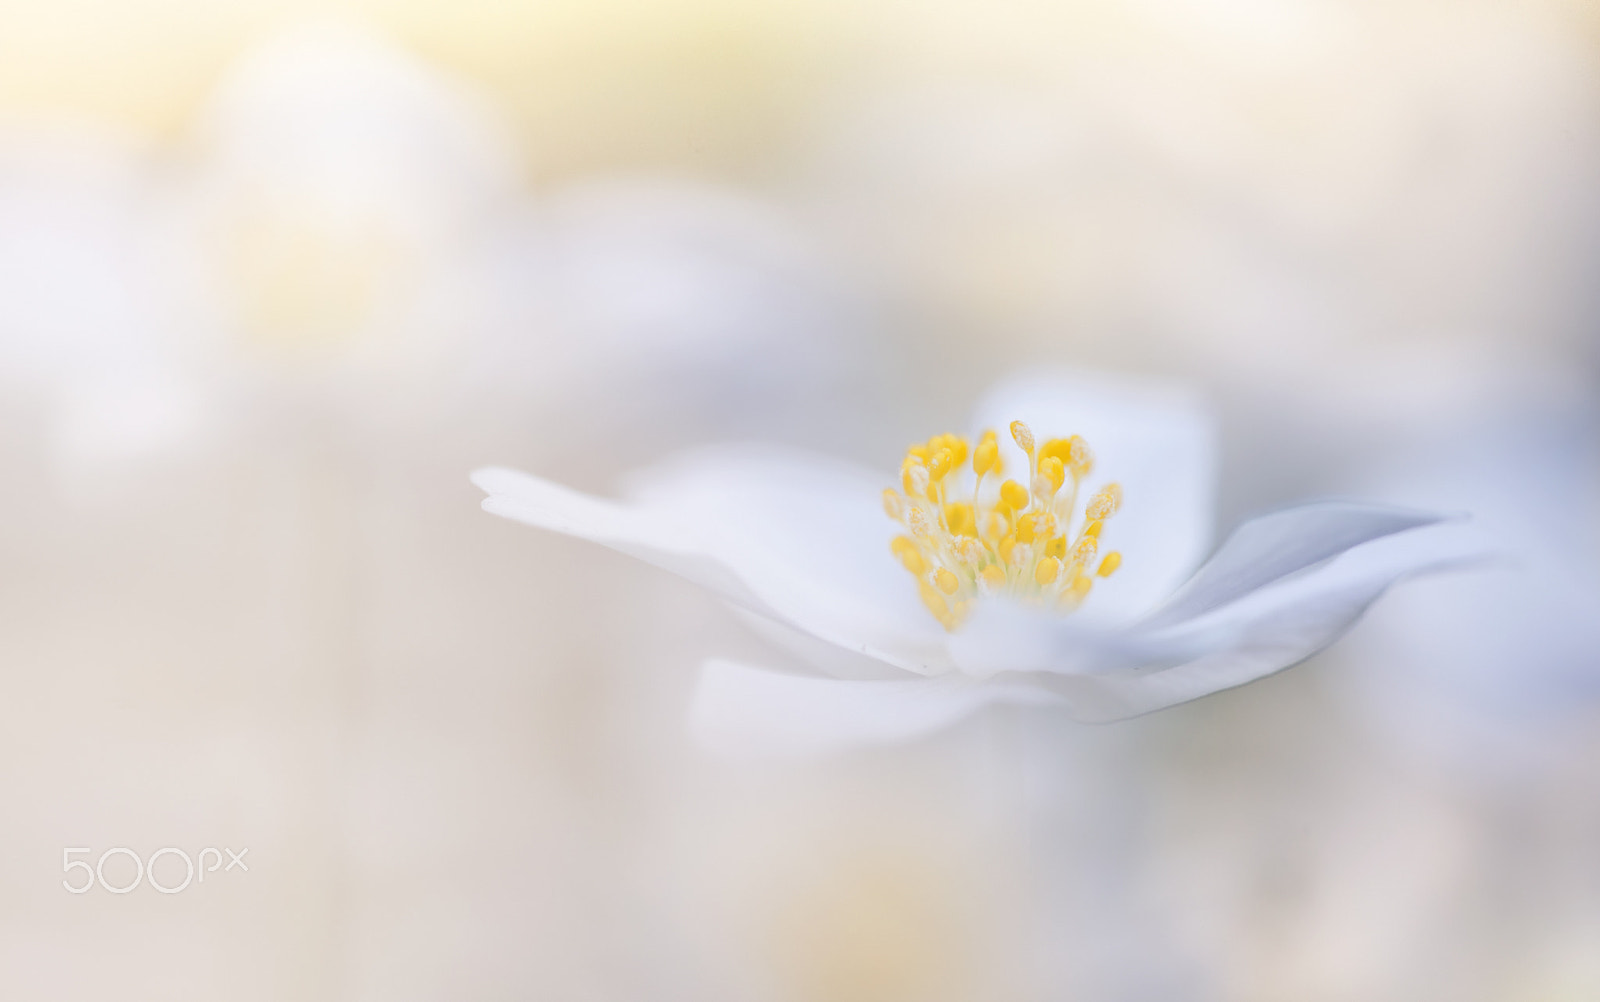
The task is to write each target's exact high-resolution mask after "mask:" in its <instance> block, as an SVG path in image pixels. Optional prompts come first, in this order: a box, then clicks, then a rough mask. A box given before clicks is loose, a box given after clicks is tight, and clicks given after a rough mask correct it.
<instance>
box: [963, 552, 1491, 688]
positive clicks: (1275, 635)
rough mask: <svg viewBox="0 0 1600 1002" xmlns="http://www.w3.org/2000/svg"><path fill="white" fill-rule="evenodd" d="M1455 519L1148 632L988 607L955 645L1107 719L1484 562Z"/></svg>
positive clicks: (1297, 644) (1257, 666) (1285, 656)
mask: <svg viewBox="0 0 1600 1002" xmlns="http://www.w3.org/2000/svg"><path fill="white" fill-rule="evenodd" d="M1485 552H1486V547H1485V544H1483V539H1482V538H1478V536H1475V535H1472V533H1462V531H1461V525H1459V523H1443V525H1429V527H1422V528H1413V530H1406V531H1398V533H1394V535H1389V536H1384V538H1379V539H1373V541H1368V543H1362V544H1358V546H1355V547H1352V549H1349V551H1346V552H1342V554H1339V555H1338V557H1336V559H1333V560H1326V562H1323V563H1320V565H1314V567H1310V568H1304V570H1301V571H1299V573H1291V575H1288V576H1278V578H1277V579H1275V581H1274V583H1270V584H1266V586H1264V587H1258V589H1254V591H1250V592H1246V594H1243V595H1240V597H1235V599H1234V600H1232V602H1229V603H1226V605H1221V607H1214V608H1211V610H1210V611H1206V613H1203V615H1198V616H1194V618H1189V619H1184V621H1179V623H1168V624H1160V626H1157V627H1155V629H1147V627H1144V626H1139V627H1134V629H1130V631H1125V632H1106V631H1090V629H1085V627H1082V626H1078V624H1074V623H1072V621H1070V619H1058V621H1050V619H1046V618H1042V616H1027V615H1024V613H1018V611H1014V610H1010V611H1008V610H995V611H994V613H992V618H990V616H986V618H976V616H974V621H973V623H971V624H970V626H971V627H976V629H974V632H973V635H971V637H958V639H957V642H955V643H954V645H952V647H954V653H955V656H957V661H958V663H960V664H962V667H963V669H966V671H978V672H981V674H995V672H998V674H997V677H998V679H1006V677H1008V674H1010V672H1029V674H1030V675H1032V677H1034V679H1037V680H1038V682H1040V683H1043V685H1048V687H1050V688H1051V690H1053V691H1058V693H1061V695H1062V696H1064V698H1066V699H1067V701H1069V704H1070V706H1072V712H1074V715H1075V717H1078V719H1082V720H1115V719H1122V717H1131V715H1138V714H1144V712H1150V711H1155V709H1162V707H1165V706H1173V704H1176V703H1184V701H1187V699H1195V698H1198V696H1205V695H1210V693H1213V691H1218V690H1222V688H1230V687H1235V685H1243V683H1245V682H1251V680H1254V679H1259V677H1264V675H1269V674H1272V672H1275V671H1280V669H1283V667H1288V666H1291V664H1296V663H1299V661H1302V659H1306V658H1309V656H1310V655H1314V653H1317V651H1318V650H1322V648H1325V647H1326V645H1330V643H1333V642H1334V640H1336V639H1338V637H1339V635H1341V634H1342V632H1344V631H1346V629H1347V627H1349V626H1350V624H1352V623H1354V621H1355V619H1357V618H1358V616H1360V615H1362V611H1365V608H1366V607H1368V605H1371V603H1373V602H1374V600H1376V599H1378V597H1379V595H1381V594H1382V592H1384V591H1386V589H1387V587H1389V586H1390V584H1394V583H1395V581H1398V579H1402V578H1405V576H1410V575H1416V573H1422V571H1430V570H1442V568H1446V567H1458V565H1462V563H1467V562H1470V560H1475V559H1482V555H1483V554H1485Z"/></svg>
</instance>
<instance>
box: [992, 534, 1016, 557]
mask: <svg viewBox="0 0 1600 1002" xmlns="http://www.w3.org/2000/svg"><path fill="white" fill-rule="evenodd" d="M1016 548H1017V537H1016V536H1007V537H1005V538H1004V539H1002V540H1000V545H999V546H998V547H996V549H997V550H998V551H999V553H1000V559H1001V560H1004V561H1005V562H1006V563H1008V564H1009V563H1011V555H1012V553H1014V552H1015V551H1016Z"/></svg>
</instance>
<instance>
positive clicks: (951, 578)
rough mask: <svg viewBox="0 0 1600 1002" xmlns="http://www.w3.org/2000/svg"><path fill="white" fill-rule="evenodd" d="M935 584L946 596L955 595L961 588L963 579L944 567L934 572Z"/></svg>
mask: <svg viewBox="0 0 1600 1002" xmlns="http://www.w3.org/2000/svg"><path fill="white" fill-rule="evenodd" d="M933 583H934V584H935V585H938V587H939V590H940V591H942V592H944V593H945V594H946V595H954V594H955V593H956V589H957V588H960V587H961V579H960V578H958V577H956V576H955V575H954V574H951V573H950V571H949V570H947V569H946V568H943V567H941V568H939V569H938V570H936V571H934V572H933Z"/></svg>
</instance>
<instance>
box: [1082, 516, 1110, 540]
mask: <svg viewBox="0 0 1600 1002" xmlns="http://www.w3.org/2000/svg"><path fill="white" fill-rule="evenodd" d="M1103 525H1105V523H1104V522H1102V521H1101V520H1100V519H1098V518H1097V519H1095V520H1094V521H1093V522H1090V523H1089V524H1088V525H1086V526H1084V527H1083V534H1084V535H1085V536H1093V537H1094V538H1096V539H1099V538H1100V528H1101V526H1103Z"/></svg>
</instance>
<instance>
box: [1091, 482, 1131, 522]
mask: <svg viewBox="0 0 1600 1002" xmlns="http://www.w3.org/2000/svg"><path fill="white" fill-rule="evenodd" d="M1120 507H1122V488H1121V487H1120V486H1119V485H1117V484H1107V485H1105V486H1104V487H1102V488H1101V489H1100V490H1099V491H1098V492H1096V493H1095V496H1094V497H1092V498H1090V499H1089V507H1087V508H1085V509H1084V514H1085V515H1088V516H1089V517H1090V518H1091V519H1099V518H1110V517H1111V516H1112V515H1114V514H1116V511H1117V509H1118V508H1120Z"/></svg>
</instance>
